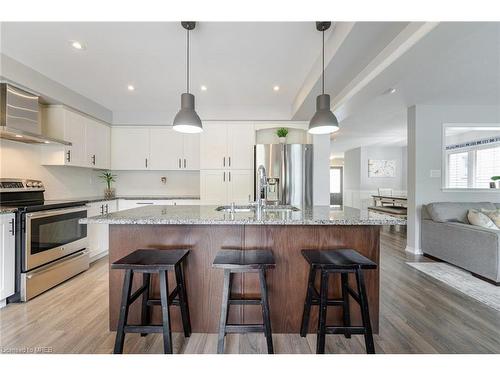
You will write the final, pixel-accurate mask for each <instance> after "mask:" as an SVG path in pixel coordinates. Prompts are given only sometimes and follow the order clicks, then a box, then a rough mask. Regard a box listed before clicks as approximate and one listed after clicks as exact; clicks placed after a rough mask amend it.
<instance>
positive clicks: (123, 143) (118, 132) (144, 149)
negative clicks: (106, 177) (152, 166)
mask: <svg viewBox="0 0 500 375" xmlns="http://www.w3.org/2000/svg"><path fill="white" fill-rule="evenodd" d="M149 139H150V138H149V128H146V127H132V126H126V127H113V128H112V129H111V169H115V170H145V169H149V149H150V145H149Z"/></svg>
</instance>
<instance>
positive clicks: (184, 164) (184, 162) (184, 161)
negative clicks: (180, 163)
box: [184, 159, 186, 168]
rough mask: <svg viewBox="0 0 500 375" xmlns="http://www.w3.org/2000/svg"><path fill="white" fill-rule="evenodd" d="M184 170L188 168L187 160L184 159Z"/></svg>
mask: <svg viewBox="0 0 500 375" xmlns="http://www.w3.org/2000/svg"><path fill="white" fill-rule="evenodd" d="M184 168H186V159H184Z"/></svg>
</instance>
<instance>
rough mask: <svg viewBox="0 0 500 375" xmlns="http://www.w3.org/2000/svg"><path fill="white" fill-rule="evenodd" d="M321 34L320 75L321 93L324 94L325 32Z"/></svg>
mask: <svg viewBox="0 0 500 375" xmlns="http://www.w3.org/2000/svg"><path fill="white" fill-rule="evenodd" d="M322 34H323V55H322V68H323V70H322V74H321V93H322V94H323V95H324V94H325V30H323V31H322Z"/></svg>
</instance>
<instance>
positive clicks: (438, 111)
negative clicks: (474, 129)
mask: <svg viewBox="0 0 500 375" xmlns="http://www.w3.org/2000/svg"><path fill="white" fill-rule="evenodd" d="M498 122H500V106H437V105H417V106H412V107H410V108H408V235H407V251H410V252H413V253H422V250H423V249H421V247H420V220H421V208H422V204H426V203H430V202H440V201H441V202H443V201H449V202H474V201H475V202H478V201H492V202H500V193H499V192H495V191H494V190H492V191H487V192H485V191H465V192H455V191H446V190H443V189H442V183H441V177H430V171H431V170H439V171H441V168H442V126H443V124H445V123H446V124H449V123H457V124H459V123H462V124H463V123H498ZM443 172H444V171H441V174H443ZM424 250H425V249H424Z"/></svg>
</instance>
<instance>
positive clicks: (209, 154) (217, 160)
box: [200, 124, 228, 169]
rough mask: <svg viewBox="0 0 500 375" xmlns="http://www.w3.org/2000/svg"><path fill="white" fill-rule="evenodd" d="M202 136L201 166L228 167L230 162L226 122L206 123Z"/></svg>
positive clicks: (206, 167) (212, 167)
mask: <svg viewBox="0 0 500 375" xmlns="http://www.w3.org/2000/svg"><path fill="white" fill-rule="evenodd" d="M200 136H201V138H200V142H201V147H200V151H201V153H200V168H201V169H224V168H226V166H227V162H228V160H227V128H226V124H204V125H203V133H201V135H200Z"/></svg>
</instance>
